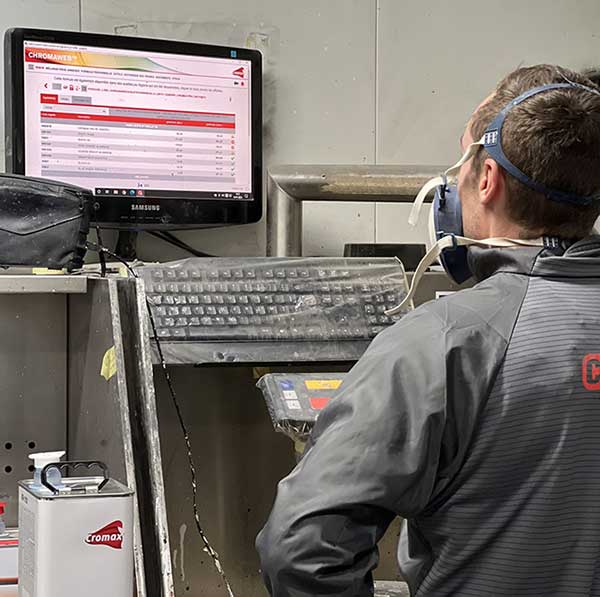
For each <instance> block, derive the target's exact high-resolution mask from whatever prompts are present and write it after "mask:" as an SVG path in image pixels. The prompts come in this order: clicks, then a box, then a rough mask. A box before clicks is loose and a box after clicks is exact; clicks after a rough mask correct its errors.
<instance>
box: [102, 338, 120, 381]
mask: <svg viewBox="0 0 600 597" xmlns="http://www.w3.org/2000/svg"><path fill="white" fill-rule="evenodd" d="M116 372H117V355H116V354H115V347H114V346H111V347H110V348H109V349H108V350H107V351H106V352H105V353H104V357H103V358H102V368H101V369H100V375H102V377H104V379H105V380H106V381H108V380H109V379H110V378H111V377H112V376H113V375H114V374H115V373H116Z"/></svg>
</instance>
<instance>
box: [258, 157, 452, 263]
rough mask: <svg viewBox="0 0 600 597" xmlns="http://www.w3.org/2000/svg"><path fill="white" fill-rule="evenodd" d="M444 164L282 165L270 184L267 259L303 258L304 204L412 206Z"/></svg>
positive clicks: (274, 171) (275, 168)
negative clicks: (333, 202) (334, 203)
mask: <svg viewBox="0 0 600 597" xmlns="http://www.w3.org/2000/svg"><path fill="white" fill-rule="evenodd" d="M444 170H445V167H444V166H375V165H372V166H337V165H331V166H276V167H274V168H271V169H270V170H269V178H268V182H267V255H269V256H273V257H286V256H290V257H297V256H300V255H302V204H303V202H304V201H357V202H358V201H360V202H382V203H412V201H413V200H414V198H415V196H416V194H417V193H418V192H419V190H420V189H421V187H422V186H423V185H424V184H425V183H426V182H427V181H428V180H429V179H430V178H432V177H434V176H437V175H438V174H439V173H440V172H443V171H444Z"/></svg>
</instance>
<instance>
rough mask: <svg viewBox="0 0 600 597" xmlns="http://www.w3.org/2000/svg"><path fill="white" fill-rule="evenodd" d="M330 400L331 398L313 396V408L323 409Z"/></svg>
mask: <svg viewBox="0 0 600 597" xmlns="http://www.w3.org/2000/svg"><path fill="white" fill-rule="evenodd" d="M330 400H331V398H311V399H310V405H311V407H312V408H313V410H323V409H324V408H325V407H326V406H327V404H328V403H329V401H330Z"/></svg>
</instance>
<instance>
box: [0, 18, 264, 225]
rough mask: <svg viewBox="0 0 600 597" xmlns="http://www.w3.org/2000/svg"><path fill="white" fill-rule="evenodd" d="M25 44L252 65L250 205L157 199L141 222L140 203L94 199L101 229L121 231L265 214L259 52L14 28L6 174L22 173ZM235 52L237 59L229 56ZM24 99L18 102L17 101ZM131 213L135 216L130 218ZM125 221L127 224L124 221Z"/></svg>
mask: <svg viewBox="0 0 600 597" xmlns="http://www.w3.org/2000/svg"><path fill="white" fill-rule="evenodd" d="M26 41H35V42H46V43H60V44H73V45H87V46H96V47H105V48H115V49H123V50H138V51H149V52H165V53H170V54H188V55H196V56H209V57H217V58H229V59H233V60H248V61H250V62H251V65H252V71H251V77H252V85H251V110H252V122H251V131H252V133H251V134H252V144H251V152H252V196H253V199H252V200H251V201H227V200H218V201H213V200H207V199H164V198H160V199H155V198H147V199H145V200H144V202H145V203H147V204H152V205H154V204H158V205H159V211H156V212H151V211H144V213H143V215H144V219H143V220H141V219H139V218H140V214H138V213H137V212H136V211H135V210H134V209H133V208H132V205H137V204H139V203H140V201H139V199H138V198H131V199H130V198H128V197H119V198H111V197H101V196H97V198H96V202H95V206H94V220H95V222H96V223H97V224H98V225H99V226H101V227H104V228H116V229H121V230H181V229H190V228H212V227H219V226H230V225H239V224H249V223H254V222H258V221H259V220H260V219H261V217H262V211H263V189H264V184H263V155H262V152H263V148H262V55H261V53H260V51H258V50H252V49H248V48H236V47H229V46H216V45H208V44H200V43H192V42H183V41H172V40H167V39H151V38H144V37H124V36H123V37H122V36H119V35H107V34H99V33H87V32H79V31H58V30H49V29H48V30H47V29H29V28H14V29H9V30H7V31H6V33H5V36H4V85H5V89H4V99H5V130H6V132H5V152H6V153H5V166H6V171H7V172H10V173H15V174H25V143H26V139H25V102H24V69H25V61H24V51H23V49H24V43H25V42H26ZM232 52H235V57H234V56H232ZM16 98H22V100H21V101H15V99H16ZM132 212H133V214H132ZM124 217H129V218H130V219H127V220H124V219H123V218H124Z"/></svg>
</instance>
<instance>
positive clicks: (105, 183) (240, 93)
mask: <svg viewBox="0 0 600 597" xmlns="http://www.w3.org/2000/svg"><path fill="white" fill-rule="evenodd" d="M24 52H25V61H24V65H25V72H24V84H25V94H24V102H25V139H26V142H25V173H26V174H27V175H29V176H42V177H45V178H52V179H55V180H61V181H65V182H70V183H73V184H77V185H80V186H83V187H86V188H91V189H92V190H94V191H95V193H96V194H97V195H119V196H135V197H138V198H139V197H166V198H170V197H172V198H191V199H193V198H199V199H202V198H204V199H211V200H214V199H217V200H219V199H222V200H228V201H231V200H241V201H244V200H251V199H252V161H251V160H252V153H251V142H252V139H251V92H252V90H251V62H249V61H245V60H238V59H224V58H212V57H200V56H190V55H186V56H182V55H174V54H164V53H149V52H140V51H134V50H122V49H108V48H100V47H84V46H75V45H65V44H51V43H39V42H35V43H34V42H25V46H24Z"/></svg>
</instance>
